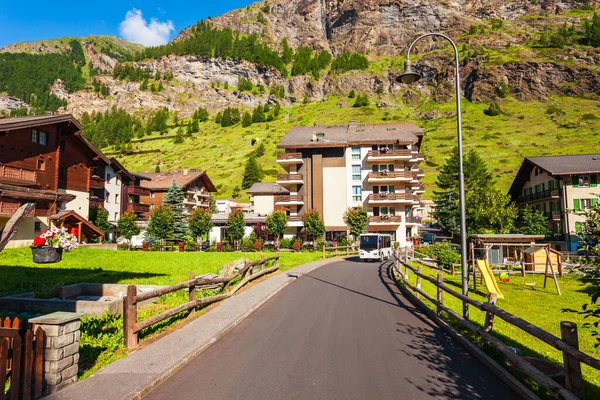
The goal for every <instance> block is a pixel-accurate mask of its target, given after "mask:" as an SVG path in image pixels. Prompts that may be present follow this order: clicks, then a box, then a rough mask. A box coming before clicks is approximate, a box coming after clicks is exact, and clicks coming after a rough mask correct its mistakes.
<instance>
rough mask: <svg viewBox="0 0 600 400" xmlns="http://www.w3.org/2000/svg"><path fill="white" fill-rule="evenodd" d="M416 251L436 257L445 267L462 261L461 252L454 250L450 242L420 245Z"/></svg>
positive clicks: (441, 265)
mask: <svg viewBox="0 0 600 400" xmlns="http://www.w3.org/2000/svg"><path fill="white" fill-rule="evenodd" d="M416 251H418V252H419V253H423V254H425V255H427V256H429V257H431V258H434V259H436V260H437V261H438V262H439V264H440V267H443V268H450V267H451V266H452V264H458V263H460V254H458V253H457V252H455V251H454V249H453V248H452V246H450V243H449V242H440V243H436V244H434V245H431V246H422V247H418V248H417V250H416Z"/></svg>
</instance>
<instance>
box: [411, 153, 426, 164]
mask: <svg viewBox="0 0 600 400" xmlns="http://www.w3.org/2000/svg"><path fill="white" fill-rule="evenodd" d="M424 160H425V155H423V154H421V153H419V152H418V151H413V152H412V153H411V158H410V162H421V161H424Z"/></svg>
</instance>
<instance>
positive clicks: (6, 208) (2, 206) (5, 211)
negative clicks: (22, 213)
mask: <svg viewBox="0 0 600 400" xmlns="http://www.w3.org/2000/svg"><path fill="white" fill-rule="evenodd" d="M19 207H20V204H19V203H9V202H6V201H0V215H3V216H12V215H13V214H14V213H16V212H17V210H18V209H19ZM32 215H33V214H32Z"/></svg>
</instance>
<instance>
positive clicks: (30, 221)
mask: <svg viewBox="0 0 600 400" xmlns="http://www.w3.org/2000/svg"><path fill="white" fill-rule="evenodd" d="M9 219H10V218H9V217H0V230H2V228H3V227H4V226H5V225H6V223H7V222H8V220H9ZM36 222H40V223H41V227H40V232H36V231H35V223H36ZM47 229H48V218H46V217H33V218H25V221H23V224H22V225H21V226H20V227H19V230H18V231H17V233H16V234H15V236H14V237H13V238H12V239H11V240H10V241H9V242H8V244H7V245H6V248H7V249H14V248H18V247H28V246H31V245H32V244H33V239H35V237H36V236H37V235H39V234H40V233H42V232H45V231H46V230H47Z"/></svg>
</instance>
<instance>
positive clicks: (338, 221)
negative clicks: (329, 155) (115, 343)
mask: <svg viewBox="0 0 600 400" xmlns="http://www.w3.org/2000/svg"><path fill="white" fill-rule="evenodd" d="M346 171H347V169H346V168H344V167H337V168H323V189H324V190H323V214H324V218H323V220H324V222H325V226H336V227H337V226H339V227H341V226H346V224H345V223H344V212H345V211H346V208H347V204H348V185H347V184H346V178H347V174H346Z"/></svg>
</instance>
